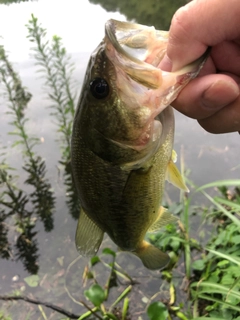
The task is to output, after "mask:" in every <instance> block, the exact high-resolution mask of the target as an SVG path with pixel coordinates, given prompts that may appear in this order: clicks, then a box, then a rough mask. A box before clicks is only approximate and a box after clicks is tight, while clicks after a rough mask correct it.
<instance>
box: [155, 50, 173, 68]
mask: <svg viewBox="0 0 240 320" xmlns="http://www.w3.org/2000/svg"><path fill="white" fill-rule="evenodd" d="M158 67H159V68H160V69H161V70H163V71H168V72H169V71H171V70H172V61H171V60H170V59H169V57H168V56H167V55H166V54H165V56H164V57H163V59H162V61H161V62H160V63H159V66H158Z"/></svg>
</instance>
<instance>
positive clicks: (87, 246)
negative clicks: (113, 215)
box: [75, 208, 104, 256]
mask: <svg viewBox="0 0 240 320" xmlns="http://www.w3.org/2000/svg"><path fill="white" fill-rule="evenodd" d="M103 235H104V232H103V231H102V230H101V229H100V228H99V227H98V226H97V225H96V223H94V222H93V221H92V220H91V219H90V218H89V217H88V216H87V214H86V213H85V211H84V210H83V209H82V208H81V211H80V216H79V219H78V225H77V230H76V236H75V243H76V247H77V250H78V251H79V253H80V254H81V255H83V256H94V255H95V254H96V253H97V251H98V249H99V247H100V245H101V243H102V240H103Z"/></svg>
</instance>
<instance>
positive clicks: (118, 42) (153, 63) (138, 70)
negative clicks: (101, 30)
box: [105, 19, 168, 89]
mask: <svg viewBox="0 0 240 320" xmlns="http://www.w3.org/2000/svg"><path fill="white" fill-rule="evenodd" d="M167 40H168V32H167V31H158V30H156V29H155V28H154V27H148V26H144V25H140V24H135V23H130V22H122V21H117V20H113V19H111V20H108V21H107V22H106V24H105V42H106V49H107V50H106V51H107V55H108V56H109V58H110V60H112V62H113V63H114V64H115V65H117V66H119V67H120V68H121V69H122V70H124V71H125V72H126V74H127V75H128V76H129V77H130V78H131V79H133V80H134V81H136V82H137V83H139V84H141V85H143V86H145V87H147V88H149V89H157V88H159V87H160V85H161V83H162V72H161V70H160V69H159V68H156V67H157V65H158V64H159V63H160V61H161V60H162V58H163V56H164V54H165V52H166V46H167Z"/></svg>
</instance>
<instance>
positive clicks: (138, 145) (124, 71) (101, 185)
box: [71, 20, 205, 269]
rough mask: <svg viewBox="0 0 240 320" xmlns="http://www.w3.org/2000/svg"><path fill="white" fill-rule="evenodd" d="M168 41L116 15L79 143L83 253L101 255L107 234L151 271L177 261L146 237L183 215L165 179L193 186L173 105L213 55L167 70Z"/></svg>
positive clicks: (86, 98)
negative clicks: (181, 161)
mask: <svg viewBox="0 0 240 320" xmlns="http://www.w3.org/2000/svg"><path fill="white" fill-rule="evenodd" d="M167 41H168V32H166V31H158V30H155V28H154V27H147V26H143V25H139V24H133V23H128V22H120V21H116V20H109V21H107V23H106V25H105V37H104V39H103V40H102V42H101V43H100V44H99V46H98V47H97V48H96V50H95V51H94V52H93V53H92V55H91V58H90V61H89V64H88V67H87V71H86V75H85V80H84V84H83V87H82V92H81V95H80V99H79V102H78V106H77V110H76V114H75V118H74V123H73V134H72V146H71V149H72V150H71V153H72V155H71V156H72V170H73V180H74V182H75V185H76V188H77V190H78V194H79V197H80V203H81V211H80V217H79V221H78V226H77V232H76V246H77V249H78V250H79V252H80V254H82V255H85V256H92V255H94V254H96V253H97V251H98V249H99V246H100V244H101V242H102V239H103V235H104V233H105V232H106V233H107V234H108V235H109V237H110V238H111V239H112V240H113V241H114V242H115V244H116V245H117V246H118V247H119V249H120V250H123V251H129V252H131V253H133V254H135V255H137V256H138V257H139V258H140V259H141V260H142V262H143V264H144V265H145V266H146V267H147V268H149V269H161V268H163V267H164V266H166V265H167V264H168V262H169V256H168V254H167V253H164V252H162V251H161V250H160V249H158V248H156V247H155V246H153V245H151V244H149V243H148V242H146V241H145V240H144V237H145V235H146V233H147V232H148V231H155V230H157V229H159V228H160V227H162V226H164V225H166V224H168V223H170V222H172V221H175V220H176V218H175V217H174V216H173V215H171V214H170V213H169V212H168V211H167V210H166V209H164V208H163V207H161V201H162V195H163V191H164V184H165V179H168V180H169V181H170V182H172V183H173V184H174V185H176V186H177V187H179V188H181V189H183V190H185V191H187V187H186V186H185V184H184V182H183V180H182V178H181V175H180V173H179V171H178V169H177V168H176V166H175V164H174V160H175V153H174V152H173V151H172V148H173V136H174V115H173V110H172V107H171V106H170V104H171V102H172V101H173V100H174V99H175V98H176V96H177V94H178V93H179V91H180V90H181V89H182V88H183V87H184V86H185V85H186V84H187V83H188V82H189V81H190V80H191V79H192V78H194V77H196V76H197V74H198V72H199V70H200V68H201V67H202V65H203V63H204V60H205V56H203V57H201V58H200V59H198V60H197V61H195V62H194V63H192V64H190V65H187V66H186V67H185V68H183V69H182V70H179V71H178V72H163V71H162V70H161V69H160V68H159V67H158V65H159V63H160V61H161V59H162V58H163V56H164V53H165V51H166V46H167Z"/></svg>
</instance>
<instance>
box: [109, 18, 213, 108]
mask: <svg viewBox="0 0 240 320" xmlns="http://www.w3.org/2000/svg"><path fill="white" fill-rule="evenodd" d="M168 35H169V32H168V31H160V30H156V29H155V28H154V27H149V26H144V25H141V24H136V23H130V22H123V21H117V20H114V19H110V20H108V21H107V22H106V24H105V43H106V54H107V56H108V57H109V59H110V60H111V61H112V63H113V64H114V65H115V66H117V67H119V68H120V69H121V70H122V71H124V72H125V74H126V75H127V76H128V77H129V78H131V79H132V80H134V81H135V82H136V83H137V84H140V85H143V86H144V87H145V88H147V89H148V90H149V89H154V90H157V91H159V92H158V93H157V95H158V96H159V97H161V102H162V103H161V104H162V108H160V109H158V110H157V113H156V114H159V113H160V112H161V110H163V109H164V108H165V107H166V106H168V105H169V104H170V103H171V102H172V101H173V100H174V99H175V98H176V97H177V95H178V93H179V92H180V90H181V89H182V88H183V87H184V86H185V85H186V84H187V83H188V82H189V81H190V80H191V79H193V78H195V77H196V76H197V74H198V73H199V71H200V70H201V68H202V66H203V65H204V63H205V61H206V58H207V57H208V55H209V51H210V50H209V49H208V50H207V51H206V52H205V53H204V54H203V55H202V56H201V57H200V58H199V59H197V60H196V61H194V62H192V63H190V64H188V65H186V66H185V67H184V68H182V69H180V70H177V71H175V72H167V71H163V70H161V69H160V67H159V64H160V62H161V60H162V59H163V57H164V55H165V52H166V48H167V44H168Z"/></svg>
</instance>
